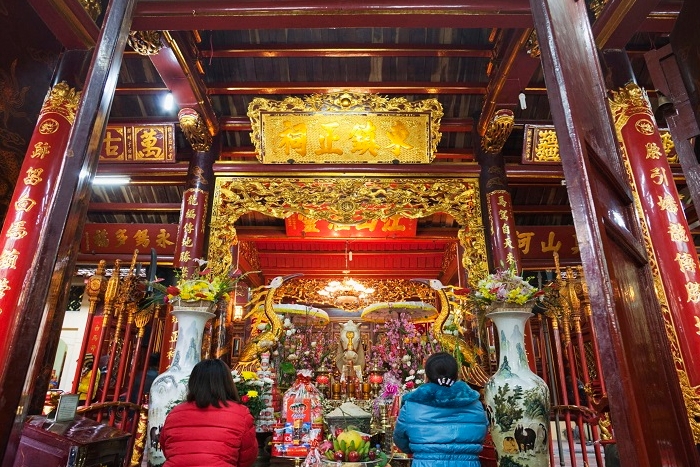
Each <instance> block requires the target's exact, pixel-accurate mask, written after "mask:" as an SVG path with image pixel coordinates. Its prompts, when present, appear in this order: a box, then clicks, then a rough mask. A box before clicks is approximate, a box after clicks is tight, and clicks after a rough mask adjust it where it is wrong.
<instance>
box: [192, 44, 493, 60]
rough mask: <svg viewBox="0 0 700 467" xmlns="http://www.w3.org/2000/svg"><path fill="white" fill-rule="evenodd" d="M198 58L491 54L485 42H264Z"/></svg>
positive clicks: (209, 52)
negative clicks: (366, 43) (292, 43)
mask: <svg viewBox="0 0 700 467" xmlns="http://www.w3.org/2000/svg"><path fill="white" fill-rule="evenodd" d="M200 54H201V56H202V58H205V59H206V58H250V57H253V58H273V57H274V58H291V57H338V58H348V57H471V58H489V57H491V47H490V46H488V45H483V44H482V45H468V46H462V45H449V44H445V45H442V44H441V45H422V44H368V45H365V44H362V45H360V44H325V45H322V44H294V45H293V46H290V45H281V44H264V45H258V44H254V45H246V46H245V47H240V48H226V49H213V50H210V49H207V48H202V49H201V51H200Z"/></svg>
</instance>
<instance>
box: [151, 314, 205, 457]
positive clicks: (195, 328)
mask: <svg viewBox="0 0 700 467" xmlns="http://www.w3.org/2000/svg"><path fill="white" fill-rule="evenodd" d="M213 305H214V303H213V302H209V301H200V302H181V303H180V304H179V305H175V306H173V311H172V315H173V316H174V317H175V318H177V323H178V329H177V341H176V343H175V354H174V355H173V362H172V364H171V365H170V367H169V368H168V369H167V370H165V372H164V373H162V374H160V375H158V376H157V377H156V379H155V380H154V381H153V385H152V386H151V393H150V397H149V405H148V432H147V434H146V452H147V453H148V457H147V458H148V465H149V467H157V466H160V465H163V464H164V463H165V457H164V456H163V451H162V450H161V447H160V443H159V441H158V438H159V437H160V430H161V429H162V428H163V422H165V417H166V415H168V412H170V410H172V408H173V407H175V406H176V405H177V404H178V403H180V402H182V401H183V400H185V398H186V397H187V382H188V381H189V379H190V373H192V368H194V366H195V365H196V364H197V363H198V362H199V361H200V360H201V356H202V336H203V333H204V325H205V324H206V323H207V321H208V320H210V319H211V318H213V317H214V313H211V312H210V310H211V308H212V307H213Z"/></svg>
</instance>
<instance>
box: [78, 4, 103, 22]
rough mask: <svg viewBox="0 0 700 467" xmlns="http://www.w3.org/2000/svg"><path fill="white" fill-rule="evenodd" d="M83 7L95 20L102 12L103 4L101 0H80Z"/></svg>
mask: <svg viewBox="0 0 700 467" xmlns="http://www.w3.org/2000/svg"><path fill="white" fill-rule="evenodd" d="M78 1H79V2H80V5H81V6H82V7H83V9H84V10H85V11H86V12H87V14H88V15H89V16H90V18H92V20H93V21H97V18H99V17H100V14H101V13H102V5H100V1H99V0H78Z"/></svg>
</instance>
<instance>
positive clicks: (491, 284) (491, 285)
mask: <svg viewBox="0 0 700 467" xmlns="http://www.w3.org/2000/svg"><path fill="white" fill-rule="evenodd" d="M543 294H544V292H543V291H541V290H539V289H538V288H537V287H534V286H533V285H531V284H530V283H529V282H528V281H526V280H525V279H523V278H522V277H521V276H519V275H517V274H516V273H515V270H514V269H512V268H509V269H499V270H498V271H496V272H495V273H494V274H489V275H488V276H487V277H486V278H484V279H481V280H480V281H479V282H478V283H477V284H476V287H475V288H474V290H473V292H472V297H473V299H474V301H475V302H476V303H477V305H480V306H482V307H488V306H489V305H492V304H493V303H513V304H516V305H525V304H526V303H527V302H529V301H531V300H535V299H536V298H537V297H539V296H541V295H543Z"/></svg>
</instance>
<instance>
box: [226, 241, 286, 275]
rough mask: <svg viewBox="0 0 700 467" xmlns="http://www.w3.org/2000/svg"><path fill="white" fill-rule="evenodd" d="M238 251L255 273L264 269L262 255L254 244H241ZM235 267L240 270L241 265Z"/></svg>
mask: <svg viewBox="0 0 700 467" xmlns="http://www.w3.org/2000/svg"><path fill="white" fill-rule="evenodd" d="M238 251H239V252H240V255H241V258H244V259H245V260H246V261H247V262H248V265H249V266H250V268H251V269H252V270H253V271H260V270H261V269H262V266H260V254H259V252H258V248H257V247H256V246H255V243H254V242H240V243H239V244H238ZM235 266H236V267H238V268H239V267H240V265H235ZM293 282H296V281H293Z"/></svg>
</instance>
